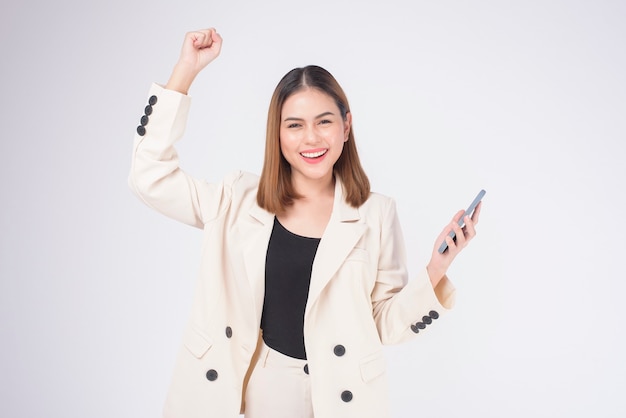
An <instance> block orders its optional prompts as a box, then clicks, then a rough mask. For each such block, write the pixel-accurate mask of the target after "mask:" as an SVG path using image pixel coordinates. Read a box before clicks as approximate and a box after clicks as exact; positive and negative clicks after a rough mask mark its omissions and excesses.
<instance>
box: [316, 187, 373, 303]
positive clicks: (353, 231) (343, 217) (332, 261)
mask: <svg viewBox="0 0 626 418" xmlns="http://www.w3.org/2000/svg"><path fill="white" fill-rule="evenodd" d="M359 219H360V215H359V210H358V209H356V208H353V207H352V206H350V205H349V204H347V203H346V201H345V198H344V194H343V185H342V183H341V180H340V179H339V178H337V179H336V184H335V201H334V203H333V213H332V215H331V218H330V221H329V222H328V226H327V227H326V230H325V231H324V234H323V236H322V239H321V240H320V244H319V247H318V248H317V253H316V255H315V261H314V262H313V269H312V272H311V285H310V287H309V297H308V301H307V307H306V312H308V311H309V309H310V307H311V306H313V304H314V302H315V301H316V300H317V298H318V297H319V295H320V293H321V292H322V290H323V289H324V287H326V285H327V284H328V282H329V281H330V279H331V278H332V277H333V275H334V274H335V273H336V272H337V270H338V269H339V267H341V265H342V264H343V262H344V260H345V259H346V258H347V257H348V254H350V252H351V251H352V249H353V248H354V246H355V245H356V243H357V242H358V241H359V239H360V238H361V236H362V235H363V233H364V232H365V229H366V225H365V224H363V223H359V222H358V221H359ZM305 314H306V313H305Z"/></svg>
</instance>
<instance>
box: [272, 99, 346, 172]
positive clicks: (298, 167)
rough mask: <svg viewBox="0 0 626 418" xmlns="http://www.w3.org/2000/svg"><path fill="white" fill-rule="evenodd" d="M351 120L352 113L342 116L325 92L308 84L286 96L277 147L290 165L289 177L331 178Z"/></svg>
mask: <svg viewBox="0 0 626 418" xmlns="http://www.w3.org/2000/svg"><path fill="white" fill-rule="evenodd" d="M350 124H351V114H350V113H348V114H347V115H346V119H345V120H344V119H343V118H342V117H341V113H340V111H339V108H338V107H337V104H336V103H335V101H334V100H333V98H332V97H330V96H329V95H327V94H326V93H323V92H321V91H319V90H316V89H310V88H307V89H305V90H301V91H299V92H297V93H294V94H293V95H291V96H289V98H287V100H285V103H284V104H283V108H282V112H281V122H280V149H281V151H282V154H283V156H284V157H285V159H286V160H287V161H288V162H289V164H290V165H291V173H292V174H291V175H292V180H293V181H295V182H301V181H322V182H326V181H328V182H330V181H332V174H333V166H334V165H335V162H336V161H337V159H339V156H340V155H341V152H342V150H343V144H344V142H346V141H347V140H348V134H349V132H350Z"/></svg>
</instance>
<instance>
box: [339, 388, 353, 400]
mask: <svg viewBox="0 0 626 418" xmlns="http://www.w3.org/2000/svg"><path fill="white" fill-rule="evenodd" d="M341 400H342V401H344V402H350V401H351V400H352V392H350V391H349V390H344V391H343V392H341Z"/></svg>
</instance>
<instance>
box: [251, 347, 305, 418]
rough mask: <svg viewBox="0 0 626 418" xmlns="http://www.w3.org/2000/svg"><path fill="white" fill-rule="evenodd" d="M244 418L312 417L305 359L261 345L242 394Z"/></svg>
mask: <svg viewBox="0 0 626 418" xmlns="http://www.w3.org/2000/svg"><path fill="white" fill-rule="evenodd" d="M245 396H246V397H245V401H246V413H245V414H244V416H245V418H313V406H312V405H311V380H310V378H309V374H308V366H307V362H306V360H300V359H296V358H293V357H289V356H286V355H284V354H281V353H279V352H278V351H275V350H272V349H271V348H269V347H268V346H267V345H265V344H263V346H262V347H261V353H260V355H259V360H258V362H257V364H256V366H255V368H254V370H253V371H252V375H251V376H250V381H249V382H248V388H247V390H246V395H245Z"/></svg>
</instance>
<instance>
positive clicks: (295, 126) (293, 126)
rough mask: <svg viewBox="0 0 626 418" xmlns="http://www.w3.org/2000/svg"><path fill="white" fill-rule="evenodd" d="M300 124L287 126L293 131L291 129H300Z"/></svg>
mask: <svg viewBox="0 0 626 418" xmlns="http://www.w3.org/2000/svg"><path fill="white" fill-rule="evenodd" d="M299 127H300V124H299V123H296V122H294V123H290V124H289V125H287V128H289V129H291V128H299Z"/></svg>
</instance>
